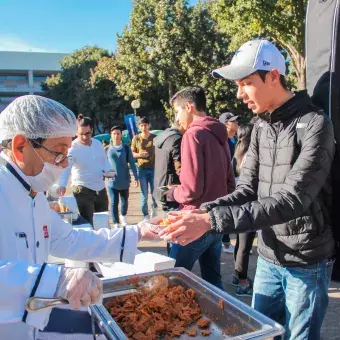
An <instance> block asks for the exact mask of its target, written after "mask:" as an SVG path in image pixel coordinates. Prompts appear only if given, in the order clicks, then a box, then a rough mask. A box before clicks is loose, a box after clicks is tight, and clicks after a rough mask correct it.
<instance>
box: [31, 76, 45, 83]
mask: <svg viewBox="0 0 340 340" xmlns="http://www.w3.org/2000/svg"><path fill="white" fill-rule="evenodd" d="M46 78H47V76H34V81H37V82H39V83H43V82H44V81H46Z"/></svg>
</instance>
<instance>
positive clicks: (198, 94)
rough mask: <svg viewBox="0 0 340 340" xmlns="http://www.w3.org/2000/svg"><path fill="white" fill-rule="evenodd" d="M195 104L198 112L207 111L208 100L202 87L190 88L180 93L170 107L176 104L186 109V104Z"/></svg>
mask: <svg viewBox="0 0 340 340" xmlns="http://www.w3.org/2000/svg"><path fill="white" fill-rule="evenodd" d="M188 102H189V103H191V104H194V105H195V107H196V109H197V111H206V109H207V100H206V98H205V93H204V89H203V88H202V87H201V86H189V87H186V88H184V89H183V90H181V91H178V92H177V93H176V94H175V95H174V96H173V97H172V98H171V100H170V105H171V106H173V105H174V104H175V103H176V104H177V105H178V106H180V107H184V105H185V103H188Z"/></svg>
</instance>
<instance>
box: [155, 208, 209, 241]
mask: <svg viewBox="0 0 340 340" xmlns="http://www.w3.org/2000/svg"><path fill="white" fill-rule="evenodd" d="M168 218H169V220H170V221H171V222H172V223H171V224H170V225H169V226H168V227H166V228H165V229H163V230H162V231H161V232H160V233H159V236H160V238H161V239H163V240H166V241H171V242H173V243H178V244H180V245H182V246H185V245H187V244H189V243H191V242H193V241H195V240H197V239H198V238H200V237H201V236H202V235H203V234H205V233H206V232H207V231H209V230H210V229H211V226H210V216H209V214H208V213H207V212H206V211H205V210H200V209H196V210H182V211H171V212H169V214H168Z"/></svg>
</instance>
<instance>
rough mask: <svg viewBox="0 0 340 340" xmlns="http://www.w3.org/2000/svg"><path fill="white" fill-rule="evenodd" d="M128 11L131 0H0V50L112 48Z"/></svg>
mask: <svg viewBox="0 0 340 340" xmlns="http://www.w3.org/2000/svg"><path fill="white" fill-rule="evenodd" d="M196 2H197V0H190V3H191V4H193V3H196ZM131 11H132V0H97V1H95V0H31V1H27V0H0V18H1V19H0V50H2V51H4V50H6V51H30V50H31V51H46V52H67V53H69V52H72V51H73V50H75V49H78V48H81V47H83V46H85V45H98V46H99V47H103V48H107V49H108V50H111V51H112V50H114V49H115V46H116V33H121V32H122V31H123V29H124V26H125V25H126V24H127V23H128V21H129V17H130V14H131Z"/></svg>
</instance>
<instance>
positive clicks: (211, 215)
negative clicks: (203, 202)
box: [208, 210, 218, 232]
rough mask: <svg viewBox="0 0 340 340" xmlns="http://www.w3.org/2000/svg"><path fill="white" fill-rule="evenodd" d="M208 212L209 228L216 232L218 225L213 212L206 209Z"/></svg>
mask: <svg viewBox="0 0 340 340" xmlns="http://www.w3.org/2000/svg"><path fill="white" fill-rule="evenodd" d="M208 214H209V217H210V224H211V230H213V231H215V232H218V227H217V223H216V218H215V215H214V212H213V211H212V210H210V211H209V210H208Z"/></svg>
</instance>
